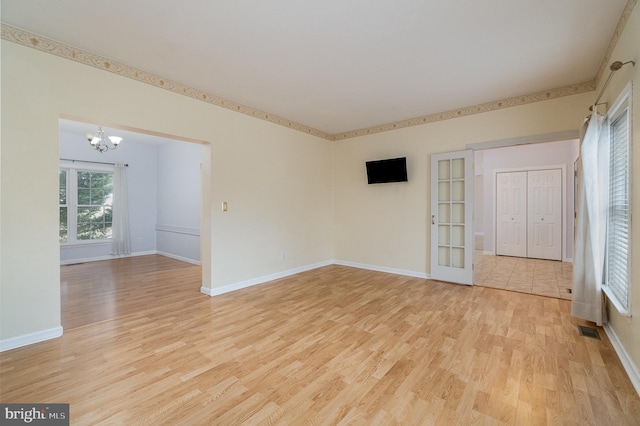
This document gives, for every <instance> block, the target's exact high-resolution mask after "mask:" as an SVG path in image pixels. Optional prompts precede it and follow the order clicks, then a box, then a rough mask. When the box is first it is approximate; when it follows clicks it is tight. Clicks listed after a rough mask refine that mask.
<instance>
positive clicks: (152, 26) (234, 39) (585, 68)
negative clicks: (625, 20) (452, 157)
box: [0, 0, 627, 134]
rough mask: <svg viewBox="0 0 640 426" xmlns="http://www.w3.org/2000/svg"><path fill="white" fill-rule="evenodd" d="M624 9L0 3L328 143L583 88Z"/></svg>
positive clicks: (12, 16) (74, 40) (290, 1)
mask: <svg viewBox="0 0 640 426" xmlns="http://www.w3.org/2000/svg"><path fill="white" fill-rule="evenodd" d="M626 2H627V0H606V1H604V0H562V1H556V0H523V1H513V0H478V1H468V0H400V1H398V0H374V1H372V0H368V1H365V0H325V1H316V2H310V1H300V0H272V1H264V0H244V1H239V0H218V1H211V0H184V1H181V2H170V1H165V2H159V1H157V0H109V1H100V2H97V1H86V0H56V1H51V0H2V10H1V15H0V16H1V19H2V21H3V22H4V23H7V24H9V25H11V26H13V27H17V28H20V29H23V30H26V31H29V32H32V33H34V34H37V35H40V36H44V37H47V38H51V39H53V40H56V41H58V42H61V43H64V44H67V45H70V46H73V47H76V48H79V49H82V50H85V51H88V52H91V53H94V54H97V55H101V56H104V57H106V58H109V59H111V60H114V61H118V62H121V63H123V64H126V65H128V66H131V67H135V68H137V69H140V70H144V71H147V72H150V73H153V74H156V75H159V76H162V77H163V78H166V79H170V80H173V81H175V82H178V83H180V84H182V85H186V86H189V87H192V88H195V89H199V90H202V91H205V92H207V93H211V94H214V95H216V96H218V97H221V98H224V99H228V100H231V101H234V102H236V103H239V104H242V105H244V106H247V107H250V108H253V109H256V110H261V111H265V112H268V113H270V114H275V115H278V116H280V117H283V118H285V119H286V120H291V121H294V122H296V123H299V124H302V125H304V126H308V127H310V128H312V129H316V130H319V131H321V132H325V133H328V134H337V133H342V132H347V131H353V130H357V129H364V128H370V127H374V126H379V125H383V124H387V123H392V122H397V121H402V120H408V119H412V118H416V117H423V116H427V115H430V114H435V113H440V112H445V111H450V110H455V109H458V108H464V107H469V106H473V105H478V104H482V103H486V102H492V101H497V100H501V99H508V98H511V97H515V96H521V95H527V94H531V93H536V92H540V91H545V90H549V89H555V88H561V87H565V86H568V85H573V84H577V83H584V82H589V81H592V80H593V79H594V78H595V76H596V74H597V72H598V69H599V68H600V65H601V63H602V61H603V58H604V56H605V53H606V50H607V47H608V45H609V43H610V40H611V38H612V35H613V34H614V31H615V29H616V26H617V24H618V21H619V19H620V17H621V15H622V12H623V10H624V8H625V5H626Z"/></svg>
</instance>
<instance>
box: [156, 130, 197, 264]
mask: <svg viewBox="0 0 640 426" xmlns="http://www.w3.org/2000/svg"><path fill="white" fill-rule="evenodd" d="M157 152H158V167H157V168H158V178H157V183H158V197H157V202H156V205H157V220H156V235H157V237H156V242H157V250H158V253H160V254H163V255H165V256H169V257H173V258H176V259H179V260H185V261H187V262H191V263H198V264H199V263H200V211H201V200H200V198H201V197H200V190H201V184H200V173H201V171H200V165H201V163H202V145H199V144H195V143H188V142H168V143H165V144H162V145H160V146H158V148H157Z"/></svg>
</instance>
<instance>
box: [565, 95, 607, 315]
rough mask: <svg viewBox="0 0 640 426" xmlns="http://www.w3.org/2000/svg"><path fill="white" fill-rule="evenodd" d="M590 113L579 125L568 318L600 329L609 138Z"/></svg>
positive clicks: (601, 121) (600, 120)
mask: <svg viewBox="0 0 640 426" xmlns="http://www.w3.org/2000/svg"><path fill="white" fill-rule="evenodd" d="M593 111H594V113H593V114H592V116H591V119H590V120H588V122H585V124H584V125H583V129H582V131H583V132H582V133H583V135H582V138H581V141H580V142H581V143H580V158H579V160H578V211H577V218H576V239H575V253H574V260H573V291H572V296H571V297H572V301H571V315H573V316H576V317H579V318H584V319H586V320H588V321H593V322H595V323H596V324H597V325H602V323H603V322H606V313H605V310H604V297H603V294H602V288H601V285H602V274H603V269H604V255H605V237H606V230H607V207H608V202H609V137H608V127H607V125H606V117H604V116H601V115H599V114H597V112H595V111H596V107H595V106H594V107H593ZM584 126H586V129H585V128H584Z"/></svg>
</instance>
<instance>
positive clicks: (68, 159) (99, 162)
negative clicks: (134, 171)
mask: <svg viewBox="0 0 640 426" xmlns="http://www.w3.org/2000/svg"><path fill="white" fill-rule="evenodd" d="M60 161H71V162H72V163H75V162H76V161H78V162H80V163H93V164H108V165H110V166H115V165H116V163H106V162H104V161H89V160H74V159H71V158H61V159H60ZM124 166H125V167H129V164H127V163H125V164H124Z"/></svg>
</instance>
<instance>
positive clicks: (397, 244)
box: [334, 93, 593, 274]
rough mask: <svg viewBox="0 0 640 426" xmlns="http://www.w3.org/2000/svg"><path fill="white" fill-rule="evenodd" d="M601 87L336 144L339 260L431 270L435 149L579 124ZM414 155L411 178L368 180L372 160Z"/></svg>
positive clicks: (409, 161) (421, 271) (409, 165)
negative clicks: (432, 160)
mask: <svg viewBox="0 0 640 426" xmlns="http://www.w3.org/2000/svg"><path fill="white" fill-rule="evenodd" d="M592 98H593V93H585V94H580V95H574V96H568V97H564V98H558V99H554V100H550V101H545V102H538V103H533V104H528V105H523V106H518V107H514V108H509V109H502V110H497V111H492V112H488V113H483V114H477V115H472V116H467V117H462V118H458V119H454V120H447V121H440V122H436V123H432V124H426V125H423V126H416V127H409V128H404V129H400V130H396V131H392V132H386V133H378V134H374V135H371V136H363V137H359V138H353V139H347V140H343V141H337V142H334V147H335V148H334V170H335V172H334V179H335V182H336V184H335V188H334V199H335V229H334V232H335V244H334V250H335V258H336V259H338V260H341V261H345V262H354V263H361V264H368V265H376V266H381V267H386V268H391V269H398V270H401V271H412V272H416V273H418V274H428V273H429V272H430V269H431V268H430V266H429V261H428V259H429V256H430V251H429V239H430V229H429V228H430V226H429V225H428V224H429V217H430V215H431V213H430V206H429V197H430V194H429V173H428V171H429V169H430V166H429V162H430V156H431V154H435V153H440V152H447V151H457V150H462V149H465V147H466V145H467V144H472V143H480V142H488V141H494V140H502V139H509V138H518V137H524V136H532V135H540V134H547V133H555V132H563V131H568V130H576V129H577V128H579V127H580V124H581V123H582V120H583V119H584V116H585V114H586V113H588V105H589V104H590V102H591V101H592ZM398 156H406V157H407V168H408V174H409V182H407V183H399V184H384V185H367V181H366V172H365V162H366V161H367V160H375V159H381V158H388V157H398Z"/></svg>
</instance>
